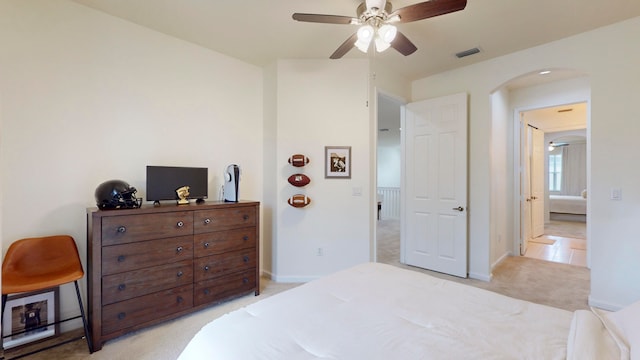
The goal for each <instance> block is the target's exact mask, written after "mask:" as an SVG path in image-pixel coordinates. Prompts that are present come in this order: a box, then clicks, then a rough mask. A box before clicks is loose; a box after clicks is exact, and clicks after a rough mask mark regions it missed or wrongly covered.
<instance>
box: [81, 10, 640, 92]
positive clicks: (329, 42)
mask: <svg viewBox="0 0 640 360" xmlns="http://www.w3.org/2000/svg"><path fill="white" fill-rule="evenodd" d="M74 1H76V2H78V3H81V4H84V5H87V6H89V7H92V8H94V9H97V10H100V11H103V12H106V13H108V14H111V15H113V16H117V17H120V18H122V19H126V20H128V21H131V22H133V23H136V24H140V25H142V26H146V27H148V28H151V29H154V30H156V31H159V32H162V33H165V34H168V35H171V36H174V37H177V38H180V39H183V40H186V41H190V42H192V43H195V44H199V45H201V46H204V47H207V48H210V49H213V50H215V51H217V52H220V53H223V54H226V55H229V56H232V57H234V58H237V59H240V60H243V61H246V62H248V63H252V64H255V65H258V66H264V65H267V64H270V63H272V62H273V61H275V60H276V59H311V58H312V59H319V58H327V59H328V58H329V55H331V53H333V51H334V50H335V49H336V48H337V47H338V46H339V45H340V44H341V43H342V42H343V41H345V40H346V39H347V38H348V37H349V36H351V34H353V33H354V32H355V31H356V27H355V26H353V25H332V24H315V23H303V22H297V21H295V20H293V19H292V18H291V15H292V14H293V13H294V12H301V13H319V14H330V15H346V16H355V9H356V7H357V5H358V4H359V3H360V2H361V1H357V0H307V1H301V0H269V1H268V0H74ZM416 2H420V1H419V0H396V1H393V5H394V9H398V8H401V7H404V6H408V5H411V4H414V3H416ZM636 16H640V1H639V0H468V3H467V7H466V9H464V10H462V11H459V12H455V13H451V14H446V15H442V16H438V17H434V18H430V19H425V20H420V21H417V22H413V23H406V24H400V25H399V26H398V29H399V30H400V31H401V32H402V33H404V34H405V35H406V36H407V37H408V38H409V39H410V40H411V41H413V43H414V44H415V45H416V46H417V47H418V51H416V52H415V53H414V54H412V55H409V56H407V57H404V56H402V55H400V54H399V53H397V52H396V51H395V50H393V49H390V50H387V51H386V52H384V53H379V54H371V53H370V54H368V55H365V54H363V53H361V52H359V51H358V50H357V49H352V50H351V51H350V52H349V53H348V54H347V55H346V56H345V58H363V57H365V56H372V57H374V60H375V61H379V62H380V63H381V64H383V65H386V66H394V67H396V69H397V71H399V72H400V73H402V74H404V75H405V76H406V78H407V79H408V80H415V79H419V78H422V77H425V76H428V75H431V74H435V73H438V72H441V71H444V70H449V69H453V68H457V67H461V66H464V65H468V64H472V63H475V62H479V61H483V60H487V59H491V58H494V57H498V56H501V55H505V54H508V53H512V52H515V51H518V50H522V49H525V48H529V47H532V46H536V45H540V44H544V43H547V42H550V41H554V40H557V39H561V38H564V37H568V36H571V35H574V34H578V33H581V32H584V31H587V30H591V29H595V28H598V27H601V26H605V25H608V24H612V23H615V22H618V21H621V20H625V19H629V18H632V17H636ZM473 47H478V48H479V49H480V50H481V52H480V53H479V54H476V55H472V56H469V57H466V58H463V59H458V58H456V57H455V53H457V52H460V51H463V50H467V49H470V48H473ZM335 61H340V60H335ZM549 79H551V78H549ZM525 80H526V79H525Z"/></svg>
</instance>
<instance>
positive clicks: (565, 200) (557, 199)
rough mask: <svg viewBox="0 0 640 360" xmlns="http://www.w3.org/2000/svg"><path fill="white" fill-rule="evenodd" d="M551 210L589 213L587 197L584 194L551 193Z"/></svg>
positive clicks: (568, 212) (555, 211)
mask: <svg viewBox="0 0 640 360" xmlns="http://www.w3.org/2000/svg"><path fill="white" fill-rule="evenodd" d="M549 211H550V212H554V213H561V214H579V215H586V214H587V199H585V198H583V197H582V196H571V195H549Z"/></svg>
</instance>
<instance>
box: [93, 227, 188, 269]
mask: <svg viewBox="0 0 640 360" xmlns="http://www.w3.org/2000/svg"><path fill="white" fill-rule="evenodd" d="M192 258H193V235H188V236H180V237H176V238H168V239H160V240H149V241H140V242H135V243H130V244H122V245H113V246H105V247H103V248H102V275H111V274H117V273H122V272H125V271H131V270H137V269H142V268H147V267H151V266H156V265H162V264H167V263H173V262H177V261H182V260H185V259H189V260H190V259H192Z"/></svg>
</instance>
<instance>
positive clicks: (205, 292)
mask: <svg viewBox="0 0 640 360" xmlns="http://www.w3.org/2000/svg"><path fill="white" fill-rule="evenodd" d="M203 292H204V294H205V295H209V294H211V290H209V289H204V291H203Z"/></svg>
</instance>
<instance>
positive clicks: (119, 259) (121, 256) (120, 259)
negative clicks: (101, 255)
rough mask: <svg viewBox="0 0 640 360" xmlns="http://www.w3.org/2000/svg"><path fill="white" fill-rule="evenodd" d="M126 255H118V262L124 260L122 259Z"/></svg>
mask: <svg viewBox="0 0 640 360" xmlns="http://www.w3.org/2000/svg"><path fill="white" fill-rule="evenodd" d="M126 258H127V257H126V256H124V255H120V256H118V262H124V259H126Z"/></svg>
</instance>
